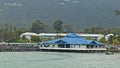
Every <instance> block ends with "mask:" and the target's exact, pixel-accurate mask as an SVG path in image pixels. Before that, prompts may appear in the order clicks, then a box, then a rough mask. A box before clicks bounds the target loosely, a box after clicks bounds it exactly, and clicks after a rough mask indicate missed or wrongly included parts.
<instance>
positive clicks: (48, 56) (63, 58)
mask: <svg viewBox="0 0 120 68" xmlns="http://www.w3.org/2000/svg"><path fill="white" fill-rule="evenodd" d="M0 68H120V54H114V55H105V54H104V53H52V52H49V53H47V52H0Z"/></svg>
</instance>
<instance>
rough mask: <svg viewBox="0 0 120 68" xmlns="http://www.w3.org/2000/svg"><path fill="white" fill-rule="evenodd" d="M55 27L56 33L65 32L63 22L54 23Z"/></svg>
mask: <svg viewBox="0 0 120 68" xmlns="http://www.w3.org/2000/svg"><path fill="white" fill-rule="evenodd" d="M53 27H54V30H55V32H57V33H60V32H63V30H64V29H63V21H62V20H56V21H55V22H54V25H53Z"/></svg>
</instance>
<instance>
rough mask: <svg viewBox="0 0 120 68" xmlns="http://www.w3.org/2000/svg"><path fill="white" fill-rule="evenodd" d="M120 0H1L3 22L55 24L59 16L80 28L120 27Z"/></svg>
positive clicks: (0, 13) (0, 16)
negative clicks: (118, 14) (118, 13)
mask: <svg viewBox="0 0 120 68" xmlns="http://www.w3.org/2000/svg"><path fill="white" fill-rule="evenodd" d="M119 3H120V0H0V23H6V22H10V23H14V24H16V25H17V26H29V25H31V23H32V22H34V21H35V20H37V19H40V20H42V21H43V22H46V23H49V24H52V23H53V22H54V21H55V20H56V19H61V20H63V21H64V22H65V23H69V24H72V25H73V26H74V28H75V30H76V31H78V30H82V29H84V28H86V27H91V26H104V27H119V26H120V16H115V14H114V12H115V10H116V9H120V4H119Z"/></svg>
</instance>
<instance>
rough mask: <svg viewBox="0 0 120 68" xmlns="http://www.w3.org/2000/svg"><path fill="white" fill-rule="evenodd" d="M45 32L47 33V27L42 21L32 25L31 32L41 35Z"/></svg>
mask: <svg viewBox="0 0 120 68" xmlns="http://www.w3.org/2000/svg"><path fill="white" fill-rule="evenodd" d="M44 31H45V25H44V23H43V22H41V21H40V20H36V22H34V23H33V24H32V27H31V32H34V33H41V32H44Z"/></svg>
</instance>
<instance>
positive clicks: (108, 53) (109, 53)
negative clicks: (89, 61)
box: [105, 52, 114, 55]
mask: <svg viewBox="0 0 120 68" xmlns="http://www.w3.org/2000/svg"><path fill="white" fill-rule="evenodd" d="M105 54H106V55H113V54H114V53H113V52H106V53H105Z"/></svg>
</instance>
